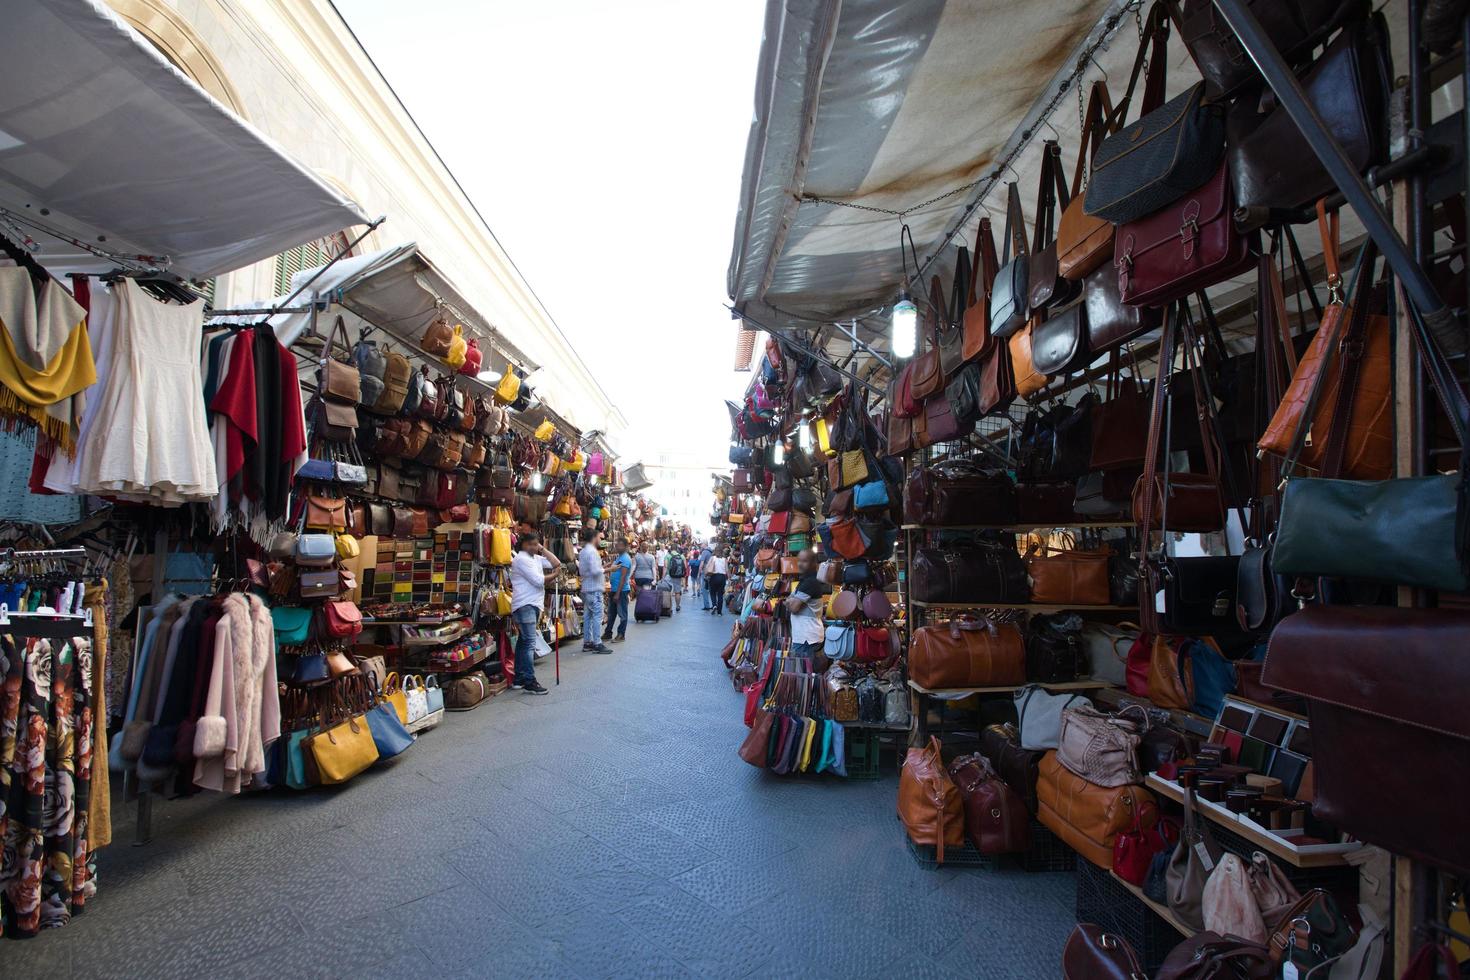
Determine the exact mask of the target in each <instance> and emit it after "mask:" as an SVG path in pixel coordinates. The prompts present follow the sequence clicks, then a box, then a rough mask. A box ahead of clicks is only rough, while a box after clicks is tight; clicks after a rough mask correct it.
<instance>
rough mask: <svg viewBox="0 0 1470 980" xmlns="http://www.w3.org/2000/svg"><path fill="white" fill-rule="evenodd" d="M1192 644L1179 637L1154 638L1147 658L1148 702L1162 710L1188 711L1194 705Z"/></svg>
mask: <svg viewBox="0 0 1470 980" xmlns="http://www.w3.org/2000/svg"><path fill="white" fill-rule="evenodd" d="M1190 642H1191V641H1189V640H1187V639H1181V638H1178V637H1167V636H1154V637H1153V638H1152V642H1151V643H1150V645H1149V659H1148V699H1149V700H1150V701H1152V702H1153V703H1154V704H1155V705H1156V706H1158V707H1160V708H1174V709H1177V710H1180V711H1188V710H1189V709H1190V708H1191V707H1192V706H1193V705H1194V671H1193V670H1192V669H1190V665H1189V646H1190Z"/></svg>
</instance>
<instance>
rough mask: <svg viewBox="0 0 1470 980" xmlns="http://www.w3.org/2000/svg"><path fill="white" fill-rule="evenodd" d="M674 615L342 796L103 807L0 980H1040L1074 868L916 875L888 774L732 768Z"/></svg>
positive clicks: (700, 647)
mask: <svg viewBox="0 0 1470 980" xmlns="http://www.w3.org/2000/svg"><path fill="white" fill-rule="evenodd" d="M685 599H686V602H685V607H684V611H683V612H682V613H680V614H678V615H677V616H675V617H674V618H672V619H667V620H663V621H661V622H660V623H658V624H656V625H655V624H648V625H639V624H634V625H632V626H631V627H630V628H629V632H628V640H627V642H625V643H622V644H618V645H616V650H617V653H616V654H615V655H613V656H593V655H583V654H581V653H580V652H576V653H570V654H566V655H564V656H563V658H562V683H561V685H560V686H559V687H558V686H556V685H555V684H554V680H555V675H554V672H553V667H552V662H551V660H550V659H549V658H548V659H547V660H546V661H545V662H543V664H542V665H540V666H539V667H538V676H539V678H540V680H541V681H542V682H543V683H544V684H546V685H547V686H548V687H551V688H552V693H551V694H550V695H549V696H547V697H541V698H537V697H530V696H526V695H523V694H520V693H518V692H514V691H508V692H506V693H505V694H503V695H501V696H500V697H499V698H497V699H495V700H494V701H492V702H490V703H488V704H485V705H483V706H481V707H480V708H478V709H477V710H475V711H471V712H468V713H455V712H450V713H449V714H448V715H447V717H446V718H445V721H444V723H443V724H442V725H441V726H440V727H439V728H438V729H436V730H434V731H431V732H428V733H426V734H425V735H424V736H423V737H422V738H421V739H420V740H419V742H418V744H416V745H415V746H413V747H412V748H411V749H409V750H408V751H407V752H405V753H404V754H403V755H402V756H400V757H399V758H398V759H397V760H395V761H393V762H391V763H387V764H380V765H379V766H378V767H376V768H374V769H373V770H371V771H369V772H368V773H366V774H364V775H363V776H360V777H359V778H358V779H356V780H354V781H353V782H352V783H350V784H349V785H347V786H345V787H342V788H341V789H340V790H337V791H330V790H317V791H312V792H307V793H301V794H296V793H291V792H289V791H281V792H273V793H268V794H260V795H256V796H246V797H242V798H237V799H230V798H222V797H219V796H216V795H212V794H203V795H201V796H199V797H197V798H195V799H193V800H189V801H163V802H160V803H159V804H158V805H157V806H155V808H154V814H155V821H154V823H155V831H154V839H153V842H152V843H151V844H150V845H148V846H146V847H132V846H130V844H131V841H132V838H133V827H132V822H131V821H132V813H131V810H130V808H127V807H123V806H122V805H121V804H116V806H117V809H116V810H115V819H116V821H117V828H116V841H117V842H116V843H115V844H114V845H113V846H112V847H111V848H110V849H108V850H107V851H104V852H103V855H102V857H101V860H100V865H101V867H100V874H99V878H100V882H99V886H98V894H97V897H96V899H95V900H94V901H93V902H92V903H89V905H88V906H87V910H86V912H85V914H84V915H82V916H79V917H78V918H77V919H75V920H74V921H73V922H72V923H71V924H70V925H68V926H67V927H65V928H64V929H59V930H54V931H51V932H48V933H45V934H43V935H42V936H40V937H39V938H37V939H33V940H27V941H22V942H12V941H5V940H0V976H6V977H16V978H59V977H65V976H76V977H88V978H92V977H147V978H150V980H164V978H168V977H211V978H215V977H227V976H228V977H236V976H238V977H269V978H272V980H286V978H292V977H384V978H394V980H408V978H415V977H451V976H479V977H612V976H617V977H640V978H654V977H685V976H709V977H742V976H754V977H761V978H767V977H787V976H789V977H828V976H831V977H870V976H871V977H885V978H887V977H967V978H975V977H979V978H984V980H1008V978H1017V980H1020V978H1025V980H1030V978H1048V980H1050V978H1054V977H1056V976H1057V975H1058V972H1059V971H1058V963H1059V958H1060V951H1061V947H1062V943H1063V941H1064V940H1065V938H1066V935H1067V933H1068V931H1069V929H1070V927H1071V922H1072V901H1073V877H1072V875H1071V874H1067V873H1061V874H1025V873H1023V872H1021V871H1019V870H1010V869H1007V870H1002V871H978V870H977V871H972V870H957V869H945V870H941V871H937V872H935V871H927V870H924V869H922V868H920V867H919V866H918V865H917V864H916V863H915V862H914V860H913V859H912V857H910V855H909V853H908V850H907V848H906V846H905V844H904V839H903V831H902V828H901V826H900V824H899V823H898V821H897V820H896V819H895V815H894V799H895V794H896V792H897V779H896V777H894V776H893V775H891V774H888V775H885V776H884V778H883V779H881V780H879V781H876V782H860V781H842V780H839V779H829V778H825V777H816V778H814V777H795V778H781V777H775V776H772V775H769V774H767V773H765V772H762V771H758V770H756V769H754V768H752V767H750V766H748V765H746V764H745V763H743V762H741V761H740V760H739V759H738V758H737V757H736V755H735V749H736V747H737V746H738V745H739V743H740V740H741V738H742V737H743V735H744V732H745V728H744V726H743V725H742V724H741V705H742V702H741V699H740V697H739V696H738V695H737V694H736V693H735V692H734V691H733V690H732V689H731V687H730V684H729V682H728V680H727V678H726V673H725V671H724V669H723V668H722V667H721V666H720V664H719V659H718V651H719V649H720V647H721V645H722V643H723V641H724V639H725V637H726V636H727V635H728V633H727V631H728V628H729V625H730V623H731V622H732V620H731V618H730V617H728V616H726V617H724V618H723V619H720V618H714V617H711V616H709V615H708V614H705V613H701V612H700V611H699V609H698V606H699V603H698V602H697V601H693V602H690V601H688V597H687V596H686V597H685ZM691 607H692V608H691ZM579 645H580V644H578V643H574V644H573V646H579Z"/></svg>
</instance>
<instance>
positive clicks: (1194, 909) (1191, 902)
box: [1165, 732, 1315, 931]
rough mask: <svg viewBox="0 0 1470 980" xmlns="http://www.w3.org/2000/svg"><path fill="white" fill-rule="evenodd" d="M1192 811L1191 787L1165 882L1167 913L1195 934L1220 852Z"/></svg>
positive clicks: (1207, 827)
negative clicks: (1207, 882)
mask: <svg viewBox="0 0 1470 980" xmlns="http://www.w3.org/2000/svg"><path fill="white" fill-rule="evenodd" d="M1314 734H1315V732H1314ZM1194 807H1195V802H1194V787H1189V788H1188V789H1186V790H1185V792H1184V830H1183V832H1182V833H1180V835H1179V843H1178V845H1177V846H1175V848H1174V854H1173V856H1172V857H1170V858H1169V871H1168V873H1167V874H1166V876H1165V882H1166V890H1167V893H1168V898H1169V909H1170V911H1172V912H1173V913H1174V914H1175V915H1176V916H1178V917H1179V921H1180V922H1183V923H1184V924H1185V925H1187V926H1189V927H1190V928H1191V929H1195V930H1197V931H1198V930H1203V929H1204V927H1205V911H1204V897H1205V882H1206V881H1208V880H1209V878H1210V872H1211V871H1214V870H1215V865H1217V864H1219V863H1220V857H1221V855H1222V854H1223V852H1222V851H1221V849H1220V845H1219V844H1216V843H1215V838H1214V836H1213V835H1211V833H1210V825H1209V821H1208V820H1205V819H1203V818H1201V817H1199V816H1198V815H1197V814H1196V813H1195V812H1194Z"/></svg>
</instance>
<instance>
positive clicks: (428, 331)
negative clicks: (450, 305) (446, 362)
mask: <svg viewBox="0 0 1470 980" xmlns="http://www.w3.org/2000/svg"><path fill="white" fill-rule="evenodd" d="M452 343H454V328H453V327H451V326H450V325H449V322H448V321H447V320H445V319H443V318H442V317H435V318H434V320H433V321H432V322H431V323H430V324H429V325H428V326H427V327H426V328H425V329H424V336H423V337H422V338H421V339H420V340H419V346H420V347H422V348H423V349H424V352H425V353H427V354H429V355H431V356H433V357H439V358H443V357H447V356H448V355H449V347H450V345H451V344H452Z"/></svg>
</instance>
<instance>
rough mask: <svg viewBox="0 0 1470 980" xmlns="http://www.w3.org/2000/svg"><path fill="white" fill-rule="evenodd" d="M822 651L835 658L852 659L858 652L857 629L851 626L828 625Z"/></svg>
mask: <svg viewBox="0 0 1470 980" xmlns="http://www.w3.org/2000/svg"><path fill="white" fill-rule="evenodd" d="M822 652H823V653H825V654H826V655H827V656H828V657H829V658H831V659H833V660H851V659H852V658H853V655H854V654H855V653H856V652H857V630H855V629H853V628H852V627H851V626H828V627H827V635H826V639H825V641H824V642H823V643H822Z"/></svg>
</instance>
